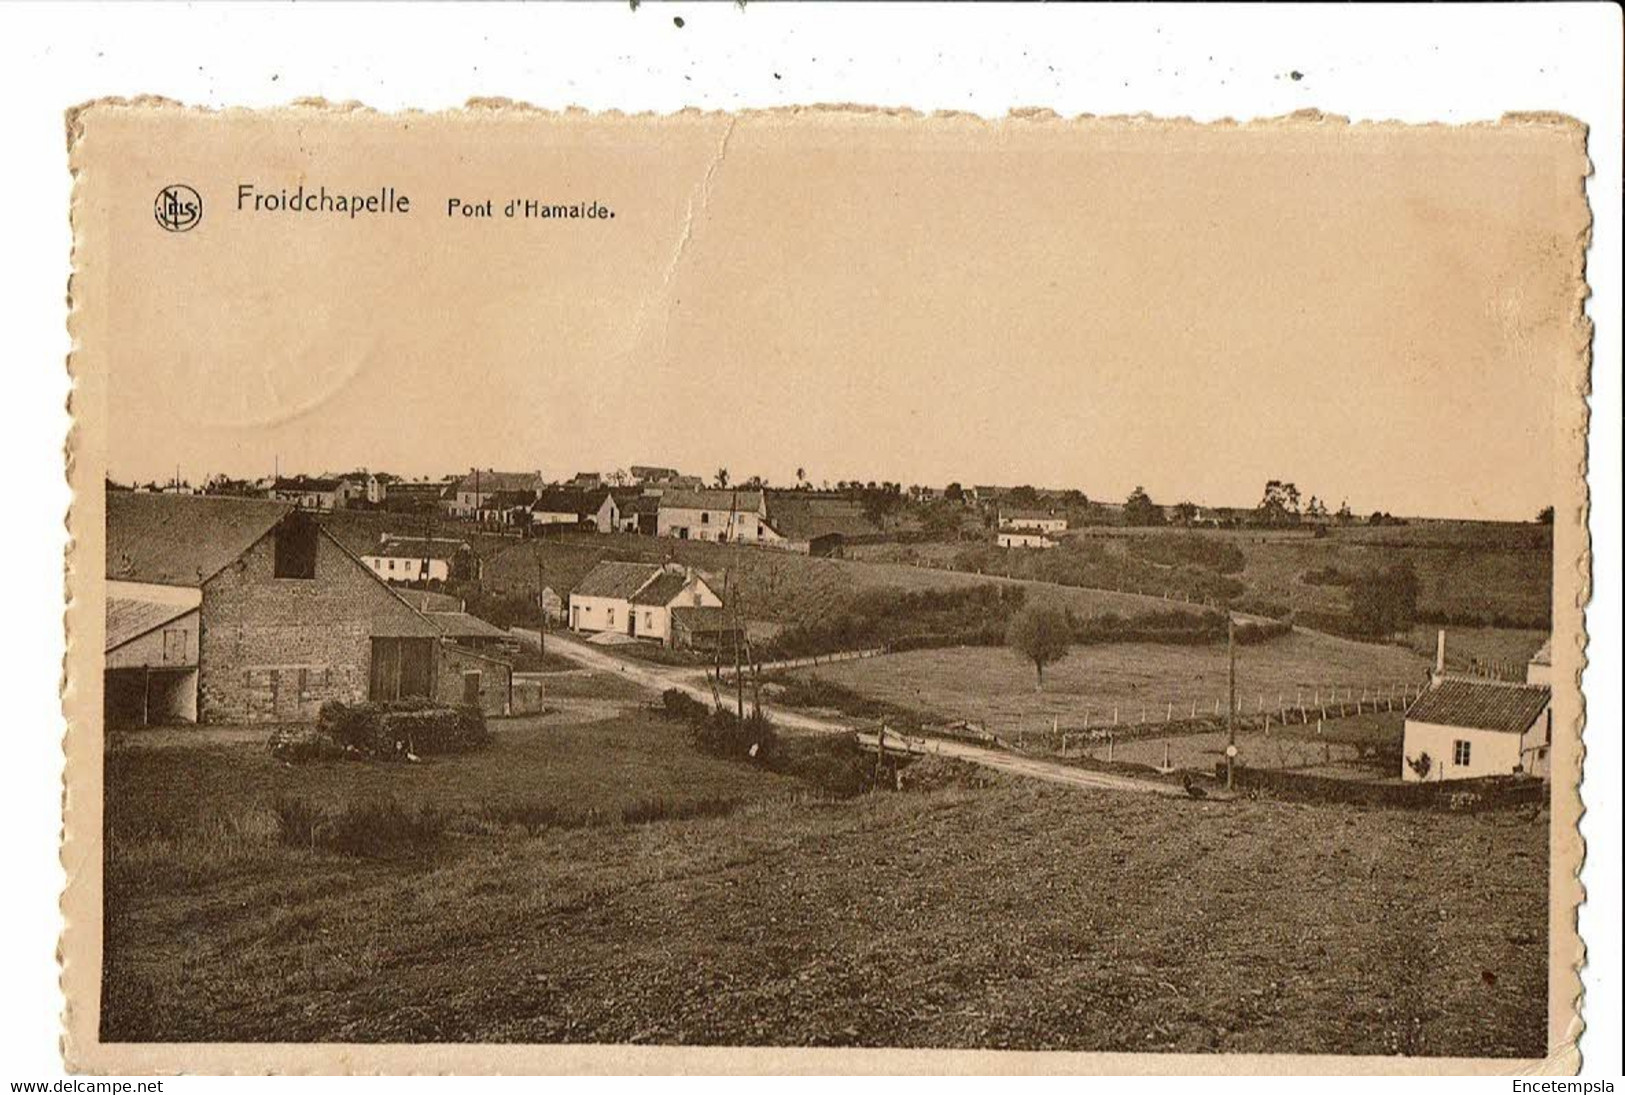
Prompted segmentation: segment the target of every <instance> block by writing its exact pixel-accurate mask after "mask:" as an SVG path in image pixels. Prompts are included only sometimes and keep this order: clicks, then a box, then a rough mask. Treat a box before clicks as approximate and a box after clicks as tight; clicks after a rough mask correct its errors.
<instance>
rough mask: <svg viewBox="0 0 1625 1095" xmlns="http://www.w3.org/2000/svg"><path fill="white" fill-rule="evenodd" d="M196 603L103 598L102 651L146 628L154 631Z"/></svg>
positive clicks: (190, 610) (125, 640) (127, 640)
mask: <svg viewBox="0 0 1625 1095" xmlns="http://www.w3.org/2000/svg"><path fill="white" fill-rule="evenodd" d="M196 610H197V606H196V605H177V604H164V603H162V602H160V601H146V600H139V599H137V598H133V597H109V598H107V642H106V644H105V647H104V649H105V650H116V649H118V648H119V647H121V646H123V645H124V644H125V643H127V642H129V641H130V640H131V639H138V638H140V637H141V636H143V635H145V634H147V633H148V632H149V631H156V630H157V629H158V628H160V627H163V626H164V625H165V624H167V623H169V622H170V621H171V620H177V619H179V618H180V617H182V616H184V615H186V614H187V613H188V612H195V611H196Z"/></svg>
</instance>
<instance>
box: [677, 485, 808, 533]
mask: <svg viewBox="0 0 1625 1095" xmlns="http://www.w3.org/2000/svg"><path fill="white" fill-rule="evenodd" d="M656 532H657V534H658V535H660V536H672V537H675V538H677V539H679V540H711V541H715V542H717V543H729V544H735V543H744V544H766V543H770V542H772V541H775V540H778V539H781V537H780V536H779V534H778V533H777V532H775V531H774V530H773V528H772V526H771V525H769V524H768V523H767V499H766V497H765V496H764V495H763V493H762V492H761V491H759V490H666V491H663V492H662V493H661V495H660V513H659V516H658V518H657V523H656Z"/></svg>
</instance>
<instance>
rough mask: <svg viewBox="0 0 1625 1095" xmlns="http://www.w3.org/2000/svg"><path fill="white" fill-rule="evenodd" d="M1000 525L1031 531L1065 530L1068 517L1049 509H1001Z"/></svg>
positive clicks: (1003, 527) (1001, 526)
mask: <svg viewBox="0 0 1625 1095" xmlns="http://www.w3.org/2000/svg"><path fill="white" fill-rule="evenodd" d="M999 527H1000V528H1002V529H1005V528H1007V529H1026V530H1028V531H1030V532H1065V531H1066V518H1065V517H1064V516H1062V515H1060V514H1056V513H1051V512H1050V511H1048V510H1001V511H1000V512H999Z"/></svg>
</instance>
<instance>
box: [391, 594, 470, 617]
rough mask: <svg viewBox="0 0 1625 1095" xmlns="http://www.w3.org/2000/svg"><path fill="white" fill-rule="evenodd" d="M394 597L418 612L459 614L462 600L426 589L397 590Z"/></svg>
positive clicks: (461, 608)
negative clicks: (397, 597) (396, 596)
mask: <svg viewBox="0 0 1625 1095" xmlns="http://www.w3.org/2000/svg"><path fill="white" fill-rule="evenodd" d="M395 593H396V595H398V596H399V597H400V599H401V600H403V601H405V602H406V603H407V604H409V605H411V606H412V607H413V608H415V609H417V610H418V611H419V612H461V611H462V610H463V599H462V598H461V597H453V596H452V595H451V594H449V593H435V592H434V591H432V590H428V589H397V590H396V591H395Z"/></svg>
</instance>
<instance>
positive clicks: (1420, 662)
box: [795, 631, 1428, 734]
mask: <svg viewBox="0 0 1625 1095" xmlns="http://www.w3.org/2000/svg"><path fill="white" fill-rule="evenodd" d="M1427 666H1428V663H1427V662H1426V661H1425V660H1424V659H1422V658H1420V657H1418V656H1417V655H1416V654H1414V653H1411V652H1410V651H1407V650H1403V649H1401V648H1399V647H1397V646H1381V645H1376V644H1371V643H1356V642H1351V641H1348V640H1345V639H1338V638H1333V637H1331V636H1327V635H1320V634H1316V633H1313V632H1301V631H1300V632H1294V633H1292V634H1290V635H1285V636H1282V637H1281V638H1278V639H1271V640H1269V641H1268V642H1264V643H1259V644H1256V645H1252V646H1243V647H1240V648H1239V650H1238V653H1237V656H1236V681H1237V694H1238V704H1239V706H1240V709H1241V710H1242V712H1243V713H1246V714H1250V713H1252V712H1254V711H1255V710H1256V709H1257V705H1258V700H1259V698H1260V696H1262V697H1263V700H1264V706H1265V708H1266V709H1268V708H1272V707H1273V706H1274V705H1275V702H1276V699H1277V697H1278V696H1284V697H1285V699H1286V702H1288V703H1289V704H1290V703H1292V702H1293V701H1294V700H1295V699H1296V698H1297V696H1298V694H1299V690H1300V689H1302V690H1303V691H1304V698H1305V702H1306V703H1307V702H1310V701H1311V700H1312V699H1313V697H1314V695H1315V691H1316V689H1317V688H1318V689H1321V690H1322V692H1323V695H1325V696H1327V697H1329V696H1330V691H1331V688H1332V687H1333V686H1336V687H1337V688H1339V689H1340V690H1342V689H1347V688H1353V689H1354V691H1355V693H1356V695H1358V693H1359V691H1360V689H1362V688H1364V687H1367V686H1375V685H1378V684H1391V683H1398V682H1408V683H1410V684H1411V685H1413V686H1414V685H1416V684H1418V683H1420V682H1422V681H1423V680H1424V678H1425V675H1426V671H1427ZM1226 672H1227V671H1226V664H1225V651H1224V647H1223V646H1222V645H1220V646H1162V645H1152V644H1143V643H1114V644H1111V645H1105V646H1078V647H1073V648H1072V652H1071V653H1070V654H1069V655H1068V656H1067V657H1066V658H1064V659H1063V660H1061V661H1059V662H1056V663H1055V664H1053V665H1051V666H1048V667H1046V668H1045V670H1044V688H1043V691H1041V692H1040V691H1038V690H1037V689H1036V687H1035V682H1036V677H1035V674H1034V672H1033V666H1032V663H1031V662H1027V661H1024V660H1022V659H1021V657H1020V656H1019V655H1018V654H1016V653H1014V652H1013V651H1011V650H1009V649H1007V648H1003V647H959V648H955V649H945V650H918V651H911V652H908V653H903V654H890V655H887V656H885V657H882V658H870V659H866V660H863V661H853V662H838V663H833V664H830V665H825V666H820V667H818V668H817V669H803V670H796V671H795V675H796V676H800V677H814V676H816V677H818V678H820V679H822V680H827V681H830V682H833V683H834V684H836V685H839V686H841V687H843V688H847V689H851V690H854V691H856V692H859V693H861V694H863V695H864V696H868V697H871V698H873V699H877V700H880V701H883V702H885V703H889V704H893V705H895V706H897V707H901V708H907V709H913V710H918V711H921V712H924V713H926V714H928V715H930V716H932V717H935V718H939V719H945V720H951V719H969V720H971V721H975V722H982V723H984V724H985V725H986V726H987V728H988V729H989V730H991V731H993V732H994V733H1000V734H1004V733H1007V732H1017V731H1042V730H1047V729H1049V728H1050V727H1051V726H1052V725H1053V723H1054V721H1055V720H1059V722H1060V725H1061V728H1062V729H1078V728H1081V727H1082V726H1083V723H1084V712H1085V710H1087V711H1088V712H1089V716H1090V717H1089V724H1090V726H1092V727H1093V726H1100V725H1102V724H1109V723H1110V722H1111V721H1112V711H1113V708H1114V707H1115V708H1117V711H1118V718H1119V720H1120V721H1121V722H1123V723H1136V722H1139V721H1140V717H1141V711H1142V709H1143V710H1144V712H1145V716H1146V718H1147V719H1148V720H1149V721H1152V722H1161V721H1162V720H1163V719H1164V718H1166V717H1167V716H1168V713H1169V712H1168V705H1169V704H1172V705H1173V716H1174V717H1175V718H1179V717H1181V716H1185V717H1188V716H1189V715H1190V713H1191V705H1192V704H1193V703H1194V704H1195V705H1196V711H1197V714H1198V715H1200V714H1204V713H1206V714H1212V713H1213V711H1214V702H1215V701H1216V700H1220V699H1222V698H1223V697H1224V696H1225V695H1226V688H1227V680H1226ZM1339 694H1342V693H1341V691H1340V692H1339Z"/></svg>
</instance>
